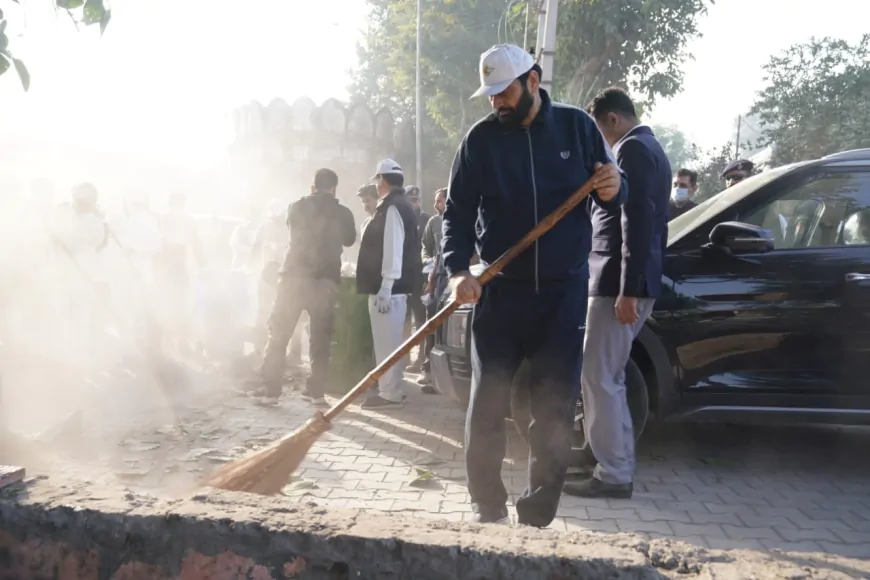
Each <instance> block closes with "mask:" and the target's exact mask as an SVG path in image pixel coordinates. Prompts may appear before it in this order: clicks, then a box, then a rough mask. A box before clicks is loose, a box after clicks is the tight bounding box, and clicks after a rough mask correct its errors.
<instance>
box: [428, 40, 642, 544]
mask: <svg viewBox="0 0 870 580" xmlns="http://www.w3.org/2000/svg"><path fill="white" fill-rule="evenodd" d="M540 75H541V69H540V67H538V65H536V64H535V61H534V60H533V58H532V56H531V55H530V54H529V53H528V52H526V51H525V50H523V49H522V48H520V47H518V46H514V45H509V44H501V45H497V46H494V47H492V48H491V49H489V50H488V51H486V52H485V53H484V54H483V55H482V56H481V58H480V79H481V87H480V88H479V89H478V91H477V92H476V93H475V95H474V96H479V95H486V96H487V97H489V100H490V104H491V105H492V108H493V112H492V114H490V115H489V116H487V117H486V118H484V119H482V120H481V121H479V122H478V123H477V124H475V125H474V126H473V127H472V128H471V130H470V131H469V132H468V134H466V136H465V138H464V139H463V140H462V143H461V145H460V146H459V151H458V152H457V153H456V157H455V159H454V161H453V167H452V170H451V178H450V184H449V187H448V193H447V203H446V208H445V211H444V216H443V240H442V246H443V254H444V265H445V267H446V268H447V272H448V274H449V275H450V286H451V290H452V292H453V295H454V296H455V298H456V299H457V300H459V301H460V302H463V303H476V306H475V308H474V312H473V315H472V321H471V328H472V343H471V359H472V380H471V401H470V403H469V406H468V414H467V420H466V429H465V458H466V470H467V472H468V491H469V493H470V495H471V502H472V508H473V510H474V513H475V519H476V521H478V522H506V521H507V520H508V513H507V508H506V502H507V498H508V496H507V492H506V490H505V487H504V484H503V482H502V480H501V465H502V461H503V459H504V454H505V436H506V434H505V421H504V418H505V416H506V415H507V413H508V410H509V407H510V385H511V382H512V380H513V377H514V375H515V374H516V371H517V369H518V368H519V366H520V363H521V362H522V361H523V360H524V359H527V360H528V362H529V365H530V367H531V376H532V386H531V395H530V396H531V410H532V413H531V414H532V421H531V425H530V427H529V447H530V452H529V484H528V487H527V489H526V491H525V492H524V493H523V494H522V496H521V497H520V498H519V499H518V500H517V501H516V509H517V515H518V520H519V523H521V524H527V525H531V526H538V527H545V526H548V525H549V524H550V522H552V521H553V518H554V517H555V515H556V510H557V508H558V506H559V497H560V495H561V493H562V484H563V483H564V480H565V473H566V471H567V467H568V459H569V455H570V450H571V440H572V435H573V418H574V408H575V405H576V402H577V397H578V394H579V390H580V371H581V364H582V359H583V329H584V326H585V323H586V297H587V290H588V289H587V286H588V279H589V266H588V263H587V261H588V258H589V251H590V248H591V245H592V224H591V222H590V217H589V212H588V211H587V210H586V208H585V207H582V208H577V209H575V210H574V211H572V212H570V213H569V214H568V215H566V216H565V217H564V218H563V219H562V221H561V222H559V223H558V224H557V225H556V226H555V227H553V229H552V230H550V231H549V232H548V233H547V234H545V235H544V236H543V237H542V238H541V239H540V240H538V241H537V242H536V243H535V244H534V246H533V247H531V248H529V249H528V250H527V251H526V252H524V253H523V254H522V255H521V256H518V257H517V258H516V260H514V261H513V262H512V263H511V264H509V265H508V266H507V267H506V268H505V269H504V270H503V271H502V273H501V274H500V275H499V276H498V277H497V278H496V279H495V280H493V281H492V282H491V283H490V284H489V285H487V286H486V287H484V288H481V286H480V284H479V283H478V282H477V279H476V278H475V277H474V276H472V275H471V273H470V272H469V261H470V259H471V256H472V254H473V253H474V251H475V247H476V248H477V250H478V252H479V254H480V259H481V262H482V263H484V264H489V263H492V262H493V261H495V260H496V259H497V258H498V257H499V256H500V255H501V254H502V253H503V252H505V251H506V250H508V249H509V248H510V247H511V246H512V245H513V244H515V243H516V242H518V241H519V240H520V239H521V238H522V237H523V236H524V235H525V234H527V233H528V232H529V230H531V229H532V228H534V227H535V225H536V224H537V223H538V222H539V221H540V220H541V219H543V218H544V217H545V216H547V215H548V214H550V213H551V212H552V211H554V210H555V209H556V208H557V207H558V206H559V205H560V204H561V203H562V202H564V201H565V200H566V199H567V198H568V197H569V196H570V195H571V194H573V193H574V192H575V191H576V190H577V189H578V188H579V187H580V186H582V185H583V184H584V183H585V182H586V181H587V180H588V179H590V178H591V179H593V180H594V184H595V188H596V190H595V192H593V194H592V198H593V200H594V203H596V204H599V205H602V206H618V205H619V204H621V203H622V201H623V199H624V197H625V195H626V192H627V187H626V184H625V182H624V180H623V179H622V178H621V177H620V173H619V170H618V169H617V168H616V165H615V163H614V162H613V157H612V155H611V152H610V148H609V147H608V145H607V143H606V142H605V140H604V138H603V137H602V135H601V132H600V131H599V130H598V127H597V126H596V125H595V121H594V120H593V119H592V118H591V117H590V116H589V115H588V114H587V113H586V112H584V111H583V110H581V109H578V108H576V107H571V106H567V105H562V104H558V103H554V102H552V101H551V100H550V95H549V94H547V92H546V91H545V90H542V89H541V88H540V81H541V79H540Z"/></svg>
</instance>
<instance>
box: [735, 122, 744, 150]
mask: <svg viewBox="0 0 870 580" xmlns="http://www.w3.org/2000/svg"><path fill="white" fill-rule="evenodd" d="M742 117H743V115H737V142H736V143H734V159H740V125H742V122H741V121H742Z"/></svg>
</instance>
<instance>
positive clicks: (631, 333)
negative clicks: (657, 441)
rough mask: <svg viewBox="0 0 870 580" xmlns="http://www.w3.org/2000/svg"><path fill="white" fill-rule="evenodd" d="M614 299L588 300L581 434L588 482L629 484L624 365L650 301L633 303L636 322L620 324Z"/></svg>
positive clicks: (628, 421)
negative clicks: (590, 459) (588, 461)
mask: <svg viewBox="0 0 870 580" xmlns="http://www.w3.org/2000/svg"><path fill="white" fill-rule="evenodd" d="M615 304H616V298H609V297H604V296H590V297H589V309H588V310H587V313H586V339H585V342H584V345H583V373H582V377H581V380H580V384H581V387H582V391H581V392H582V396H583V412H584V419H583V428H584V430H585V434H586V440H587V441H588V442H589V445H590V447H591V448H592V452H593V453H594V454H595V458H596V459H597V460H598V465H597V466H596V467H595V472H594V474H593V475H594V477H595V478H596V479H599V480H601V481H603V482H605V483H631V481H632V477H633V476H634V465H635V457H634V430H633V429H632V425H631V413H630V412H629V409H628V401H627V399H626V393H625V365H626V364H628V359H629V356H630V354H631V343H632V342H633V341H634V339H635V338H636V337H637V334H638V333H639V332H640V329H641V328H642V327H643V324H644V322H646V319H647V318H649V316H650V314H652V309H653V304H655V299H654V298H639V299H638V301H637V310H638V314H639V315H640V318H639V320H638V321H637V322H636V323H634V324H620V323H619V321H618V320H617V319H616V313H615V311H614V307H615Z"/></svg>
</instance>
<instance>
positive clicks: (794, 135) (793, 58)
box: [751, 34, 870, 165]
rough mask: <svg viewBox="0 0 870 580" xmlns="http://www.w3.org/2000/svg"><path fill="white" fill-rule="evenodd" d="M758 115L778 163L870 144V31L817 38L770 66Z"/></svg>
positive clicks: (776, 58) (775, 59) (764, 140)
mask: <svg viewBox="0 0 870 580" xmlns="http://www.w3.org/2000/svg"><path fill="white" fill-rule="evenodd" d="M764 70H765V72H766V77H765V82H766V83H767V86H766V87H765V88H764V89H763V90H762V91H760V93H759V94H758V98H757V100H756V102H755V104H754V105H753V107H752V111H751V112H752V113H754V114H756V115H758V118H759V119H760V121H761V123H762V133H763V136H762V143H761V144H762V145H769V144H773V146H774V153H773V160H772V161H773V163H774V164H775V165H779V164H783V163H790V162H793V161H800V160H803V159H812V158H816V157H821V156H824V155H828V154H830V153H835V152H837V151H842V150H845V149H858V148H861V147H870V34H865V35H864V36H863V37H862V38H861V39H860V40H859V41H858V42H857V43H855V44H850V43H848V42H846V41H845V40H838V39H833V38H827V37H826V38H822V39H816V38H812V39H810V41H809V42H806V43H802V44H796V45H794V46H792V47H791V48H789V49H787V50H786V51H785V52H783V53H782V54H781V55H779V56H774V57H772V58H771V59H770V61H769V62H768V63H767V65H765V67H764Z"/></svg>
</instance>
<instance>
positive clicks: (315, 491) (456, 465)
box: [52, 385, 870, 558]
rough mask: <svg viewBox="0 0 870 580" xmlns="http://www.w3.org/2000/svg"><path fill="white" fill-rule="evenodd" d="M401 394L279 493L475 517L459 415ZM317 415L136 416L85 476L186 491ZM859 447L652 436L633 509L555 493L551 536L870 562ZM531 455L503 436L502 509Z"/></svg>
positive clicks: (193, 412)
mask: <svg viewBox="0 0 870 580" xmlns="http://www.w3.org/2000/svg"><path fill="white" fill-rule="evenodd" d="M408 391H409V393H410V396H409V401H408V404H407V405H406V406H405V407H404V408H402V409H394V410H390V411H383V412H378V411H366V410H363V409H361V408H360V407H358V406H351V407H350V408H349V409H348V410H347V411H346V412H345V413H344V414H343V415H342V416H341V417H340V418H339V419H338V420H337V421H336V424H335V425H334V427H333V429H332V430H331V431H330V432H328V433H326V434H325V435H324V436H323V437H322V439H321V440H320V441H318V442H317V443H316V444H315V445H314V447H313V448H312V450H311V454H310V455H309V456H308V458H307V459H306V460H305V462H304V463H303V465H302V468H301V470H300V471H299V472H298V473H297V474H296V477H295V479H294V480H293V481H292V482H291V483H290V484H289V485H288V486H287V487H286V488H285V491H284V493H285V494H286V495H288V496H291V497H295V498H297V499H298V500H299V501H304V502H314V503H316V504H318V505H322V506H326V507H338V508H363V509H368V510H382V511H392V512H405V513H408V514H412V515H413V516H414V517H421V518H422V517H425V518H441V519H447V520H454V521H458V520H467V519H470V517H471V509H470V506H469V497H468V491H467V488H466V485H465V467H464V461H463V450H462V439H463V425H464V413H463V411H462V410H461V409H459V408H458V407H457V406H456V405H455V404H454V403H452V402H451V401H448V400H446V398H444V397H441V396H430V395H423V394H421V393H420V392H419V391H418V390H417V389H415V388H414V387H413V386H412V385H408ZM312 411H313V409H312V408H311V407H310V406H308V405H306V404H305V403H303V402H302V401H300V400H299V399H298V397H296V396H295V395H293V394H290V393H288V394H287V395H286V396H285V397H284V398H283V399H282V401H281V403H280V404H279V405H278V406H276V407H259V406H256V405H254V404H253V403H252V401H251V400H250V399H248V398H245V397H240V396H235V395H228V394H226V393H221V394H220V395H218V394H215V393H214V392H211V393H209V394H208V396H206V397H205V398H204V400H203V401H202V402H201V403H200V404H198V406H197V405H196V404H194V405H193V406H190V407H188V408H187V411H186V413H182V414H181V415H180V416H179V419H178V422H177V424H175V425H171V426H164V427H163V428H161V429H156V430H155V428H154V425H151V426H150V427H148V426H145V425H144V423H147V421H145V419H144V418H143V425H141V426H139V427H137V429H134V431H136V432H130V433H127V434H126V435H125V437H124V438H123V439H121V441H120V445H119V444H118V441H117V440H113V441H112V442H111V445H109V446H108V447H106V448H104V449H103V448H101V449H96V448H95V451H94V452H95V453H98V454H99V457H96V458H93V459H91V460H89V462H88V471H87V474H86V475H87V477H88V479H89V480H93V479H94V477H95V476H94V465H95V462H96V461H97V460H100V461H102V458H103V456H106V457H109V458H110V460H107V462H106V469H105V473H104V474H103V476H101V477H102V479H103V480H105V482H106V483H110V484H115V485H119V484H121V485H125V486H129V487H133V488H141V489H151V490H159V491H160V493H165V492H167V491H169V492H174V491H175V490H178V491H187V490H189V489H190V486H191V484H192V483H193V482H195V481H198V480H199V479H200V478H201V477H202V476H203V475H204V474H205V473H207V472H208V471H210V470H213V469H214V468H215V467H216V466H217V465H219V464H220V463H221V462H225V461H227V460H229V459H232V458H235V457H240V456H242V455H244V454H246V453H248V452H249V451H250V450H251V449H257V448H259V447H262V446H264V445H266V444H267V443H268V442H270V441H273V440H274V439H276V438H278V437H279V436H281V435H283V434H284V433H286V432H287V431H290V430H293V429H295V428H296V427H298V426H299V425H301V424H302V423H303V422H304V421H305V420H306V419H307V418H308V417H310V415H311V413H312ZM508 429H509V433H513V428H512V426H511V425H508ZM107 445H108V444H107ZM868 448H870V431H868V430H866V429H859V428H852V429H847V428H830V427H814V428H810V427H805V428H784V427H783V428H772V427H745V426H743V427H729V426H713V425H697V426H682V425H677V426H669V427H667V428H659V429H656V430H655V431H654V432H650V433H646V434H645V435H644V438H643V440H642V441H641V444H640V445H639V448H638V466H637V477H636V481H635V494H634V497H633V498H632V499H631V500H596V499H582V498H575V497H569V496H564V497H563V498H562V500H561V504H560V509H559V513H558V516H557V519H556V521H555V522H554V523H553V524H552V528H554V529H556V530H565V531H567V530H580V529H586V530H595V531H600V532H606V533H619V532H631V533H637V534H640V535H643V536H646V537H649V538H652V537H665V538H673V539H679V540H683V541H685V542H688V543H691V544H695V545H698V546H703V547H710V548H751V549H758V550H785V551H796V552H829V553H834V554H839V555H843V556H849V557H859V558H870V461H867V460H866V456H867V455H866V454H867V451H866V450H867V449H868ZM527 452H528V451H527V448H526V447H525V445H524V444H523V442H522V441H521V440H520V439H519V437H517V436H516V435H515V434H514V435H513V436H511V437H510V438H509V445H508V458H507V459H506V460H505V462H504V465H503V471H502V475H503V478H504V481H505V483H506V486H507V488H508V490H509V492H510V494H511V501H513V500H515V499H516V498H517V497H518V496H519V494H520V493H521V492H522V490H523V486H524V483H525V479H526V459H525V457H526V455H527ZM59 465H60V463H54V464H52V468H53V469H55V470H57V469H59V468H60V467H59ZM69 469H71V470H72V469H73V467H72V466H70V467H69ZM67 475H69V474H67ZM99 479H100V478H98V482H100V481H99Z"/></svg>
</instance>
